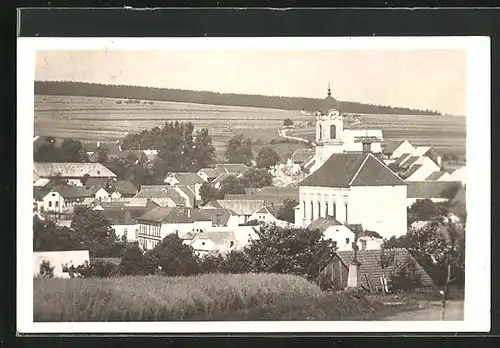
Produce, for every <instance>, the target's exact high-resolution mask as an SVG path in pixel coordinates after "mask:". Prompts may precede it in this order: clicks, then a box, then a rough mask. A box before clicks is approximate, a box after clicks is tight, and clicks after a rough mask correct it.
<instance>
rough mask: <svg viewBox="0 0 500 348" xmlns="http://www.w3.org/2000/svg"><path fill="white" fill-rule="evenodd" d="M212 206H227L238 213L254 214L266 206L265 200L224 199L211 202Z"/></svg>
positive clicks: (226, 207)
mask: <svg viewBox="0 0 500 348" xmlns="http://www.w3.org/2000/svg"><path fill="white" fill-rule="evenodd" d="M209 204H211V206H212V207H216V208H225V209H229V210H231V211H234V212H235V213H236V214H238V215H252V214H253V213H255V212H256V211H257V210H259V209H260V208H262V207H263V206H264V201H263V200H244V199H241V200H237V199H234V200H229V199H222V200H217V201H214V202H210V203H209Z"/></svg>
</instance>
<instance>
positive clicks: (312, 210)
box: [311, 201, 314, 220]
mask: <svg viewBox="0 0 500 348" xmlns="http://www.w3.org/2000/svg"><path fill="white" fill-rule="evenodd" d="M311 220H314V203H313V201H311Z"/></svg>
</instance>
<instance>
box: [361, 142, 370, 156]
mask: <svg viewBox="0 0 500 348" xmlns="http://www.w3.org/2000/svg"><path fill="white" fill-rule="evenodd" d="M370 152H372V144H371V143H369V142H366V141H364V142H363V154H366V153H370Z"/></svg>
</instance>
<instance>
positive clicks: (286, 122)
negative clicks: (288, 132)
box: [283, 118, 293, 126]
mask: <svg viewBox="0 0 500 348" xmlns="http://www.w3.org/2000/svg"><path fill="white" fill-rule="evenodd" d="M283 125H284V126H293V121H292V120H291V119H290V118H287V119H285V120H284V121H283Z"/></svg>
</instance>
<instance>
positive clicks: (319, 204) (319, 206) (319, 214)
mask: <svg viewBox="0 0 500 348" xmlns="http://www.w3.org/2000/svg"><path fill="white" fill-rule="evenodd" d="M320 217H321V202H318V218H320Z"/></svg>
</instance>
